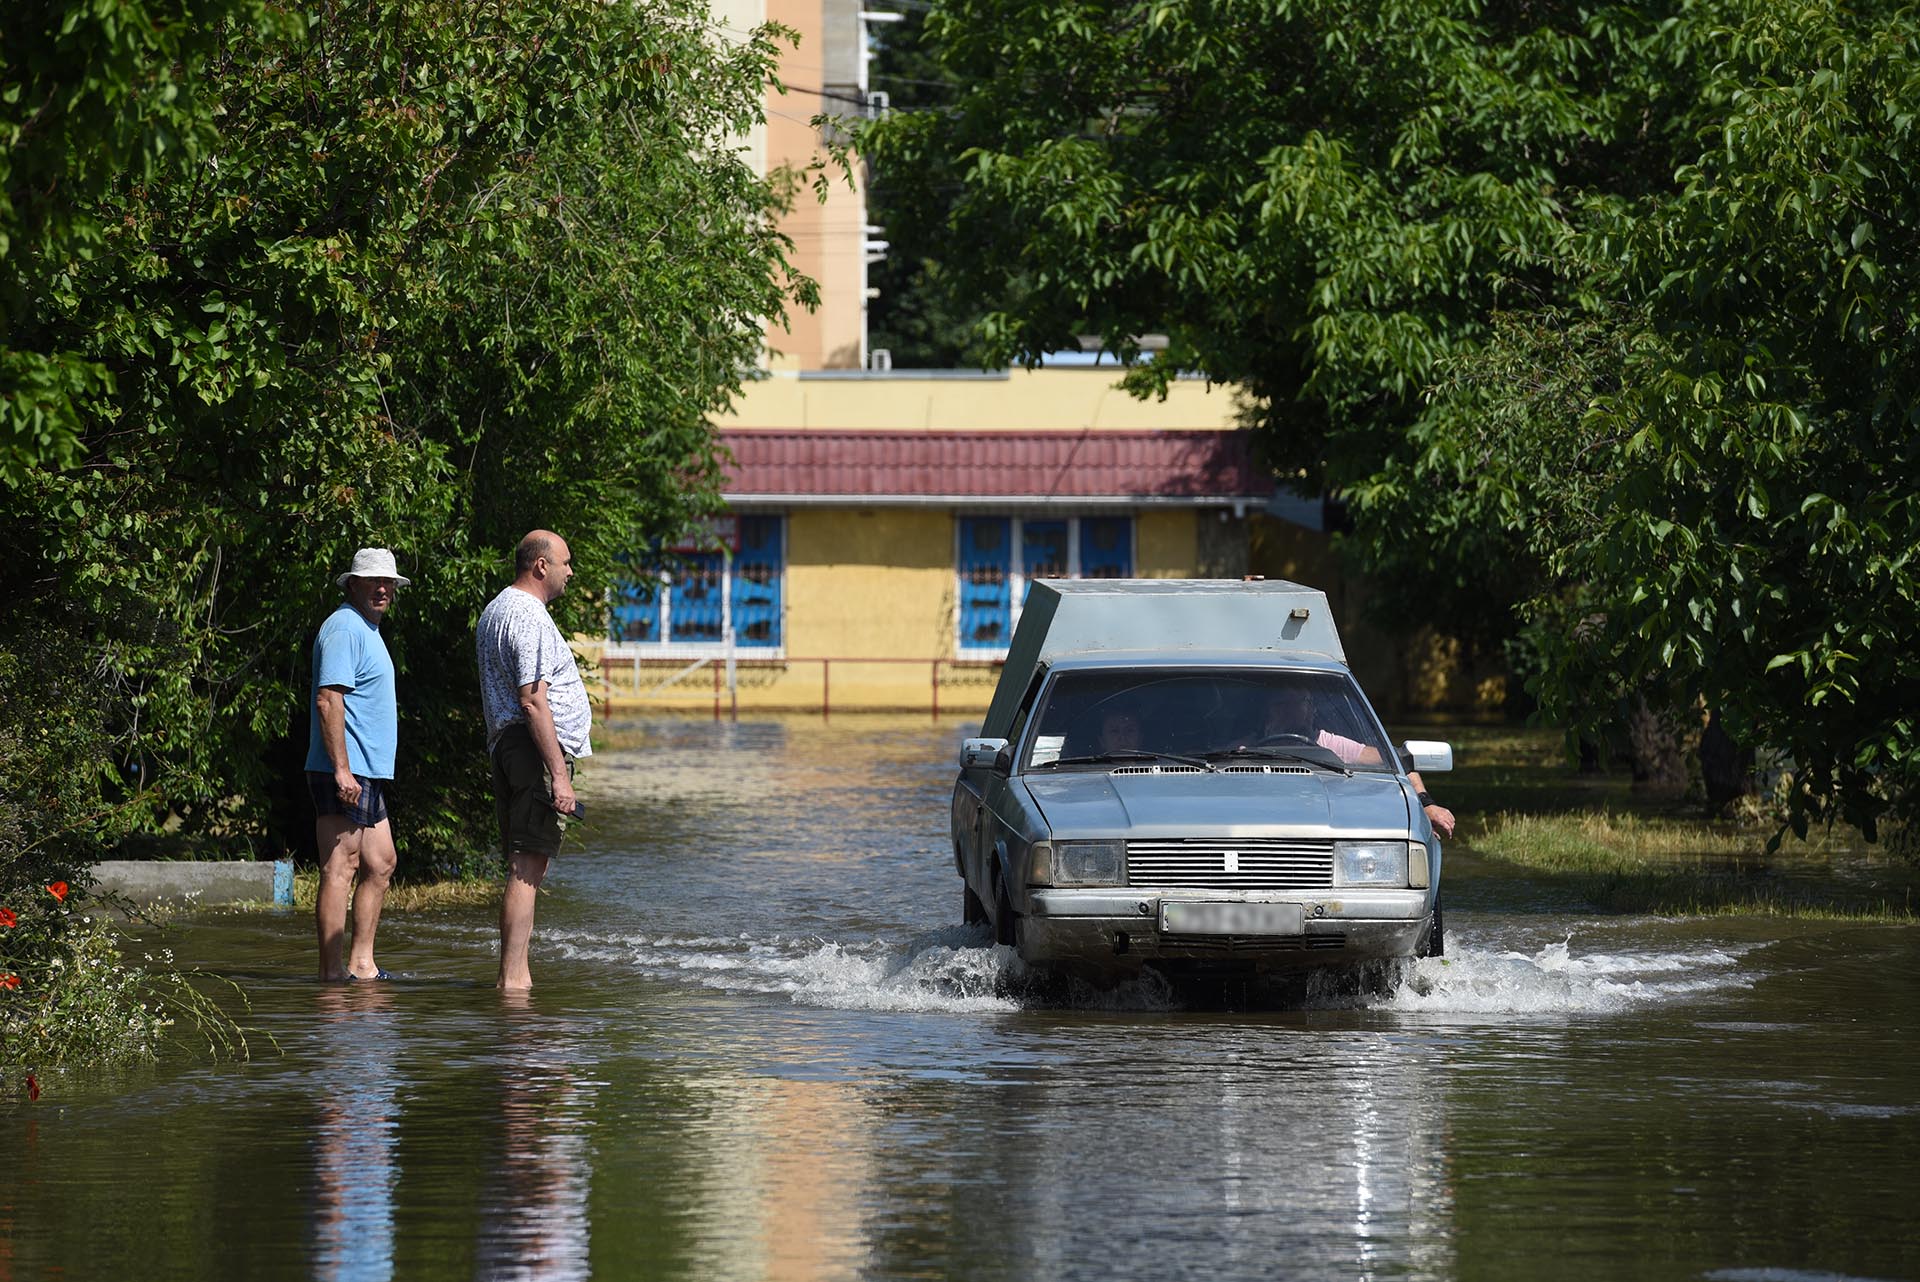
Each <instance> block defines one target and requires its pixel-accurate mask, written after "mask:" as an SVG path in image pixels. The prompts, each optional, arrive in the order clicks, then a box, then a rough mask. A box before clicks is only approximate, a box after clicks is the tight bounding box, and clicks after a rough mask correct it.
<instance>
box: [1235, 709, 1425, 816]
mask: <svg viewBox="0 0 1920 1282" xmlns="http://www.w3.org/2000/svg"><path fill="white" fill-rule="evenodd" d="M1319 720H1320V718H1319V716H1318V715H1317V713H1316V711H1315V707H1314V702H1313V694H1312V693H1311V692H1310V691H1307V690H1303V689H1300V688H1298V687H1286V688H1282V689H1278V690H1273V691H1271V692H1269V694H1268V695H1267V716H1266V722H1265V724H1264V726H1263V728H1262V730H1261V737H1260V742H1261V743H1272V742H1273V741H1275V740H1284V739H1297V740H1299V741H1301V742H1303V743H1307V744H1312V745H1314V746H1315V747H1320V748H1325V749H1326V750H1327V751H1328V752H1331V753H1332V754H1333V755H1334V756H1336V757H1338V758H1339V759H1340V760H1341V761H1343V762H1345V763H1346V764H1347V765H1350V766H1355V765H1377V764H1379V762H1380V750H1379V749H1378V748H1375V747H1373V746H1372V745H1370V744H1364V743H1361V742H1360V741H1359V740H1358V739H1349V738H1347V737H1346V736H1345V735H1338V734H1335V733H1333V731H1331V730H1325V729H1322V728H1321V727H1320V725H1319ZM1407 779H1408V781H1409V782H1410V783H1412V784H1413V790H1414V792H1416V793H1417V794H1419V799H1420V807H1421V809H1423V810H1425V811H1426V812H1427V820H1428V822H1430V823H1432V824H1433V826H1434V828H1435V829H1436V830H1437V831H1438V832H1439V833H1440V835H1441V836H1442V837H1451V836H1453V811H1451V810H1448V809H1447V808H1446V807H1445V806H1443V805H1441V804H1440V803H1439V802H1437V801H1435V800H1434V799H1433V798H1432V797H1430V796H1428V795H1427V785H1426V784H1425V783H1423V782H1421V779H1420V772H1419V771H1418V770H1409V771H1407Z"/></svg>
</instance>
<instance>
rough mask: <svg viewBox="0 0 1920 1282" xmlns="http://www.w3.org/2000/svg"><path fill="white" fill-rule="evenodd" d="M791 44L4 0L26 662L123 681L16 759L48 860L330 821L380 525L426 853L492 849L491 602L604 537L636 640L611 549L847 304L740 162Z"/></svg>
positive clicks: (686, 512)
mask: <svg viewBox="0 0 1920 1282" xmlns="http://www.w3.org/2000/svg"><path fill="white" fill-rule="evenodd" d="M783 38H784V37H783V33H782V32H780V31H779V29H778V28H771V27H770V28H766V29H763V30H761V31H759V32H757V33H756V34H754V35H753V36H752V37H751V38H749V39H747V40H745V41H743V42H739V43H723V42H721V41H719V40H717V39H716V38H714V37H713V36H712V33H711V31H710V28H709V27H708V26H707V22H706V13H705V8H704V6H702V5H699V4H696V3H693V2H692V0H668V2H666V3H658V4H649V5H615V6H606V5H600V4H594V3H586V2H585V0H581V2H578V3H575V2H572V0H567V2H563V3H557V4H551V5H542V6H537V7H532V8H529V7H527V6H519V5H511V4H492V3H485V4H476V5H442V4H436V3H430V2H428V0H405V2H403V3H379V4H375V3H371V2H370V0H358V2H356V0H315V3H312V4H310V5H306V6H303V7H300V8H297V9H293V10H283V9H280V8H278V7H274V8H265V7H256V6H254V5H251V4H242V3H228V4H215V3H207V4H195V3H191V0H173V2H172V3H165V2H163V0H154V2H153V3H141V2H140V0H111V2H108V3H101V4H94V5H87V6H55V5H51V4H45V3H28V4H24V5H14V6H9V7H8V8H7V9H6V10H5V12H4V15H3V16H0V57H4V59H5V72H4V75H5V80H4V85H3V86H0V88H3V89H4V92H0V103H4V109H5V111H6V113H7V114H6V115H5V116H4V118H3V119H4V127H5V128H6V129H7V131H8V134H7V137H8V143H9V146H8V149H7V152H6V162H5V163H6V164H7V166H8V168H7V170H6V172H5V175H4V178H5V203H4V205H0V218H4V222H0V233H3V234H4V235H5V237H6V240H5V249H4V259H0V263H3V266H0V305H3V306H4V308H5V311H4V324H5V329H4V332H3V333H0V415H4V425H3V427H0V477H3V478H4V479H3V480H0V487H3V488H0V543H4V545H5V546H6V547H7V548H8V550H9V554H8V557H7V558H6V560H5V563H4V564H0V589H3V590H4V592H5V595H6V597H7V599H8V601H9V605H10V609H9V612H8V616H7V618H6V619H5V620H4V622H0V646H4V647H5V648H6V649H7V650H8V651H9V652H13V653H23V654H24V653H30V652H32V650H33V649H37V648H42V647H50V648H51V649H52V650H54V651H55V652H58V653H60V654H63V655H67V656H75V657H79V658H78V661H79V664H80V666H81V667H82V668H83V669H84V673H85V676H86V681H85V683H84V688H83V689H82V690H80V691H78V692H77V693H78V697H77V698H75V697H74V695H75V693H76V692H75V691H73V690H72V689H71V683H68V684H67V685H60V684H59V683H58V682H57V681H56V677H58V678H60V680H64V679H65V678H64V677H63V676H61V674H60V673H59V672H55V673H53V674H50V675H48V676H46V677H45V679H39V680H37V681H36V683H35V684H33V685H31V686H30V690H31V692H32V694H33V695H34V696H35V697H34V698H33V699H31V700H22V699H20V698H11V699H9V700H8V702H7V705H6V707H7V724H6V725H5V726H0V742H4V743H10V744H13V745H20V744H25V745H26V746H27V747H28V748H31V747H32V746H33V745H34V744H35V743H37V742H39V741H38V740H36V739H35V738H34V732H35V730H36V729H37V726H36V722H38V721H41V720H45V721H47V722H50V723H54V724H59V723H61V722H63V721H64V720H66V719H67V718H69V717H70V716H74V714H75V712H76V710H77V711H82V712H84V713H85V716H84V718H76V724H84V725H85V726H88V727H91V730H90V732H89V734H88V735H87V736H86V745H85V747H84V748H79V747H76V746H75V745H74V744H72V743H70V742H67V740H70V739H71V738H72V737H73V736H72V735H71V734H65V733H64V732H63V734H62V735H61V736H59V737H58V738H59V740H60V742H61V743H63V744H64V745H65V749H66V751H67V755H64V756H63V755H61V754H59V753H56V752H54V751H52V750H51V749H50V750H49V751H47V752H46V753H44V754H42V755H40V756H38V757H37V758H35V757H33V755H32V753H30V752H28V753H27V754H26V756H24V757H22V756H19V755H12V756H9V757H8V764H9V768H10V770H11V771H14V772H16V773H14V774H13V775H12V777H10V778H9V780H8V781H7V787H6V789H5V791H6V793H7V805H8V806H9V807H16V798H17V799H18V804H17V808H16V809H15V810H14V813H13V814H12V815H11V816H10V818H11V820H12V822H13V824H14V828H15V833H14V834H12V835H13V837H14V839H15V840H18V841H20V842H21V847H16V850H17V849H19V848H23V847H31V848H33V849H35V850H38V851H41V852H43V853H44V852H46V851H49V850H52V849H54V848H55V847H59V846H62V845H63V844H64V845H65V846H67V847H69V848H72V847H74V846H75V845H76V843H78V844H80V845H84V844H85V843H87V842H89V841H97V840H101V839H108V838H112V837H114V836H116V835H120V834H124V833H126V832H129V831H159V830H161V829H163V828H164V829H166V830H168V831H172V832H176V833H178V834H182V835H186V836H193V837H198V838H200V839H203V840H214V841H218V842H223V843H226V844H228V845H232V846H237V847H253V848H256V849H258V848H261V847H263V846H264V847H268V848H273V847H277V846H280V845H282V844H284V843H286V842H288V841H291V840H295V839H297V838H298V836H299V835H300V834H301V833H302V832H303V831H305V830H306V829H308V828H309V827H310V818H309V817H308V816H307V815H306V814H305V813H304V811H303V809H302V807H303V806H304V802H302V801H300V800H299V792H298V783H297V780H298V770H299V768H300V759H301V757H302V756H303V755H304V747H303V744H304V737H305V733H306V730H305V727H306V719H307V716H308V708H307V684H306V683H307V661H308V656H307V650H308V646H309V643H310V638H311V636H312V633H313V630H314V628H315V627H316V626H317V624H318V622H319V620H320V618H321V617H322V616H323V614H324V613H325V611H326V610H327V609H328V608H330V606H331V604H332V603H333V602H334V601H336V600H337V599H338V592H337V590H336V589H335V587H334V585H333V577H334V575H335V574H337V573H339V572H340V571H341V570H343V569H344V568H345V566H346V564H347V562H348V560H349V559H350V557H351V554H352V551H353V549H354V548H356V547H358V546H362V545H369V544H373V545H384V546H389V547H392V548H393V549H395V551H396V552H397V554H398V555H399V558H400V563H401V565H402V567H403V570H404V572H405V573H407V574H408V575H409V576H410V577H411V578H413V580H414V581H415V582H414V586H413V588H412V589H410V590H409V591H408V592H406V593H405V594H403V596H402V598H401V602H400V605H399V607H398V608H397V609H396V611H395V612H394V615H393V618H392V622H391V623H390V624H389V626H388V629H387V632H388V642H389V645H390V647H391V649H392V650H393V653H394V657H395V663H396V667H397V669H398V676H399V692H400V704H401V710H402V727H401V734H402V743H403V751H402V753H401V763H402V778H401V779H400V780H399V781H398V786H397V788H396V795H397V798H398V800H397V808H398V810H399V811H400V812H401V813H400V814H399V816H398V818H397V827H398V832H399V836H400V841H401V849H402V854H403V859H404V860H407V861H408V865H407V866H412V867H416V868H417V867H420V866H422V865H423V864H424V863H427V862H430V861H433V860H454V861H459V860H464V859H466V858H468V857H469V856H471V855H473V854H475V853H477V852H480V851H484V850H486V849H488V847H489V846H490V844H491V842H490V824H489V822H488V816H489V815H490V807H489V806H488V805H487V804H486V803H485V800H484V796H483V793H484V788H485V782H484V761H483V758H482V756H481V736H480V730H479V725H478V704H477V695H476V692H475V688H474V682H475V678H474V675H473V672H472V660H471V644H472V643H471V624H472V621H473V619H474V618H475V617H476V616H477V614H478V612H479V609H480V608H481V606H482V605H483V604H484V603H485V601H486V599H487V598H488V597H489V596H490V595H491V594H492V593H493V592H494V591H497V590H498V588H499V587H500V586H501V585H502V584H503V583H504V582H505V581H506V579H507V577H509V575H508V573H507V570H508V567H507V557H508V553H509V550H510V548H511V547H512V545H513V542H514V540H515V539H517V538H518V536H519V535H520V534H521V533H523V532H524V531H525V530H527V529H529V528H532V527H535V526H548V527H551V528H555V529H558V530H560V531H561V532H562V533H563V534H565V535H566V536H567V537H568V538H569V540H570V542H571V544H572V546H573V549H574V552H575V559H576V565H577V567H578V570H579V577H578V578H577V579H576V581H575V588H574V593H573V594H572V596H570V598H569V601H568V604H567V607H566V609H565V610H564V611H563V619H562V622H563V624H574V625H579V626H586V627H595V626H597V625H598V618H597V616H596V613H595V608H596V601H595V598H594V592H595V589H596V588H598V587H601V586H604V585H605V584H606V582H607V581H608V579H609V576H610V574H611V568H612V564H613V559H614V557H615V556H616V555H618V554H619V553H621V552H623V551H625V550H626V549H628V548H631V547H633V546H636V545H637V544H639V543H642V542H644V541H646V540H647V539H649V538H652V537H658V536H660V535H663V534H670V533H673V532H677V531H678V530H679V529H681V528H682V527H684V526H685V525H687V523H688V522H689V521H691V520H693V519H695V518H697V517H698V516H700V515H701V514H703V513H705V512H707V511H709V510H711V508H712V507H713V506H714V504H715V503H716V501H717V500H716V486H715V481H716V475H717V474H716V455H715V450H716V446H715V444H714V441H713V438H712V435H711V432H710V430H709V427H708V416H709V415H710V414H712V413H713V412H714V411H716V410H717V409H719V408H720V407H721V406H723V405H724V404H725V403H726V402H727V400H728V398H729V395H730V394H731V392H732V391H734V390H735V389H736V388H737V386H738V382H739V380H740V378H741V377H742V375H743V373H744V372H745V371H747V370H749V369H751V368H752V365H753V363H754V360H755V356H756V353H757V345H758V341H759V335H760V333H761V326H762V324H763V322H764V320H765V319H766V318H767V317H771V316H776V315H778V314H780V313H781V312H782V310H783V309H784V307H785V306H787V305H788V304H789V303H791V302H793V301H795V300H799V301H803V302H804V301H807V300H809V299H810V297H811V286H810V285H808V284H807V283H806V282H804V281H802V280H799V279H796V278H795V277H794V276H792V275H791V273H790V272H789V271H788V268H787V257H786V251H787V246H786V244H785V242H784V241H783V240H782V239H781V237H780V236H779V235H778V234H777V233H776V232H775V231H774V230H773V227H772V218H771V214H772V213H773V212H774V210H775V209H776V207H777V205H778V203H779V200H780V195H779V192H778V190H777V189H776V187H775V186H774V185H772V184H770V183H769V182H768V181H767V180H766V179H764V178H762V177H761V176H759V175H757V174H756V173H755V172H754V171H753V170H752V169H751V168H750V167H749V166H748V165H747V164H746V163H745V161H744V160H743V158H742V156H741V155H740V154H739V153H740V148H741V143H740V138H741V136H742V135H743V134H744V132H745V131H746V130H747V129H748V128H749V127H751V125H752V124H753V123H754V122H755V121H757V120H758V119H759V112H760V102H761V92H762V89H763V87H764V86H765V85H766V83H767V82H768V78H769V77H770V75H771V74H772V70H773V66H774V59H775V55H776V52H777V48H776V42H777V41H779V40H781V39H783ZM69 699H72V700H73V701H72V702H71V703H69V702H67V700H69ZM8 734H11V735H12V738H11V740H8V739H7V737H6V736H7V735H8ZM48 742H50V743H51V742H53V741H51V740H50V741H48ZM73 779H78V780H79V781H80V786H79V787H78V793H77V795H74V796H71V797H66V798H65V799H64V800H63V802H62V807H63V808H62V810H61V811H59V812H57V813H35V812H34V811H32V810H31V809H30V808H29V807H28V806H27V805H26V796H27V793H28V791H29V790H30V788H36V787H37V788H40V789H41V790H43V791H44V790H46V789H48V788H53V787H54V786H55V781H58V780H67V781H69V782H71V780H73ZM23 783H24V784H26V785H27V786H25V787H23V786H22V785H23ZM60 786H61V787H65V786H66V785H65V784H64V783H63V784H61V785H60ZM63 796H64V794H63ZM103 814H104V815H107V816H110V821H107V822H103V821H101V818H100V816H101V815H103ZM49 842H51V844H48V843H49Z"/></svg>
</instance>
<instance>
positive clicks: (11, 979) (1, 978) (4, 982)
mask: <svg viewBox="0 0 1920 1282" xmlns="http://www.w3.org/2000/svg"><path fill="white" fill-rule="evenodd" d="M18 987H20V976H18V975H0V988H6V989H14V988H18Z"/></svg>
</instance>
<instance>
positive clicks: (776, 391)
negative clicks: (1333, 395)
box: [603, 366, 1273, 715]
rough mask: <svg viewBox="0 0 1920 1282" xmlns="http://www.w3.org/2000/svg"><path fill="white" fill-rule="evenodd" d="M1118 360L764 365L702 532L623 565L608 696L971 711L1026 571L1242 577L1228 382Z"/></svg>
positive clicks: (1241, 452)
mask: <svg viewBox="0 0 1920 1282" xmlns="http://www.w3.org/2000/svg"><path fill="white" fill-rule="evenodd" d="M1114 373H1115V371H1114V370H1113V368H1112V367H1111V366H1109V367H1106V368H1104V369H1061V370H1037V371H1012V372H1008V373H1004V374H998V375H971V374H961V373H957V372H948V371H924V372H918V373H911V372H909V373H898V374H875V373H867V374H862V373H858V372H848V373H847V374H839V375H827V374H819V375H810V374H807V373H799V374H790V375H789V374H781V373H775V374H774V375H772V376H771V377H768V378H766V379H763V380H760V381H758V382H756V383H753V384H752V385H750V386H749V388H748V390H747V393H746V395H745V396H744V397H742V399H741V401H740V403H739V404H738V405H737V406H736V407H735V410H734V413H733V415H732V416H731V418H730V419H728V420H727V421H725V422H724V423H723V424H722V425H721V426H722V436H723V439H724V440H725V442H726V444H727V446H728V448H729V450H730V451H731V452H732V454H733V456H734V463H733V465H732V466H731V467H730V468H729V480H728V483H727V486H726V488H725V494H726V498H727V503H728V509H729V515H728V517H727V518H726V519H725V520H724V521H722V522H720V523H718V525H717V527H716V528H715V529H714V530H713V531H711V532H710V534H711V536H712V538H713V542H714V543H715V544H717V550H706V551H700V550H696V548H694V547H692V546H690V547H689V548H687V549H683V550H681V556H682V564H681V566H680V568H679V570H678V571H677V572H672V573H667V574H664V575H663V576H662V577H661V578H660V579H659V580H658V581H651V582H650V581H647V580H645V579H643V580H642V581H641V582H639V583H637V584H634V585H633V586H632V587H631V588H630V589H629V590H627V591H625V592H623V593H622V594H621V597H620V599H619V600H618V601H617V602H616V603H615V605H614V609H613V611H612V628H611V637H610V639H609V642H608V644H607V646H606V652H605V657H604V660H603V662H604V665H605V671H606V673H607V680H608V685H609V693H610V694H611V695H612V696H613V698H614V699H615V702H616V705H617V706H622V707H646V706H654V707H663V708H669V707H670V708H678V709H696V708H697V709H707V708H713V709H716V710H718V711H720V712H721V713H722V714H723V715H727V714H731V713H733V712H734V711H736V710H755V709H759V710H769V709H808V710H822V709H838V710H848V709H892V710H904V709H914V710H921V711H928V712H934V711H940V712H949V711H950V712H977V711H979V710H980V709H982V708H984V707H985V705H986V701H987V699H988V697H989V696H990V694H991V693H992V687H993V682H994V680H995V679H996V678H997V675H998V664H999V661H1000V660H1001V659H1002V658H1003V657H1004V655H1005V653H1006V646H1007V642H1008V640H1009V638H1010V637H1011V635H1012V632H1013V628H1014V626H1015V625H1017V623H1018V622H1019V617H1020V607H1021V605H1022V603H1023V602H1024V600H1025V595H1026V589H1027V585H1028V584H1029V583H1031V582H1032V580H1033V579H1035V578H1041V577H1069V578H1081V577H1110V578H1129V577H1142V578H1174V577H1181V578H1184V577H1191V576H1195V575H1200V576H1231V577H1238V576H1240V575H1242V574H1244V573H1246V572H1247V567H1248V550H1249V542H1248V521H1249V517H1250V516H1251V515H1252V514H1254V513H1256V512H1258V511H1260V510H1261V509H1262V508H1264V506H1265V504H1266V502H1267V500H1268V496H1269V495H1270V494H1271V492H1272V489H1273V483H1272V479H1271V477H1270V476H1268V475H1265V474H1264V473H1263V472H1262V471H1261V470H1260V469H1259V468H1257V467H1255V466H1254V465H1253V463H1252V461H1251V459H1250V458H1249V456H1248V452H1247V439H1246V435H1245V433H1244V432H1242V431H1240V430H1238V429H1237V427H1236V426H1235V405H1234V399H1233V396H1232V394H1231V393H1230V392H1229V391H1228V390H1226V389H1223V388H1221V387H1218V386H1212V387H1210V386H1208V385H1207V384H1205V383H1203V382H1200V381H1198V380H1193V381H1186V380H1182V381H1180V382H1178V383H1176V384H1175V385H1174V388H1173V391H1172V393H1171V394H1170V395H1169V396H1168V397H1167V399H1166V400H1165V401H1138V400H1135V399H1133V398H1131V397H1129V396H1127V395H1126V394H1125V393H1123V392H1121V391H1119V390H1118V389H1117V388H1115V387H1114V386H1113V383H1114Z"/></svg>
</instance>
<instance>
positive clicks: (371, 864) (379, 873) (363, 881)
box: [347, 819, 399, 979]
mask: <svg viewBox="0 0 1920 1282" xmlns="http://www.w3.org/2000/svg"><path fill="white" fill-rule="evenodd" d="M398 861H399V853H398V852H397V851H395V850H394V848H393V825H392V824H391V823H390V822H389V821H387V820H385V819H382V820H381V821H380V822H379V823H377V824H375V825H374V826H373V827H371V828H362V829H361V830H360V888H359V889H358V890H356V891H355V892H354V895H353V949H352V954H351V956H350V957H349V959H348V962H347V970H348V971H349V972H351V973H352V974H354V975H357V976H359V977H360V978H361V979H371V978H373V977H374V976H375V975H377V974H379V973H380V967H379V966H378V965H377V964H376V963H375V962H374V960H373V937H374V934H375V932H376V931H378V930H379V929H380V906H381V905H382V904H384V903H386V901H387V883H389V882H390V881H392V880H393V868H394V865H395V864H396V863H397V862H398Z"/></svg>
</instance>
